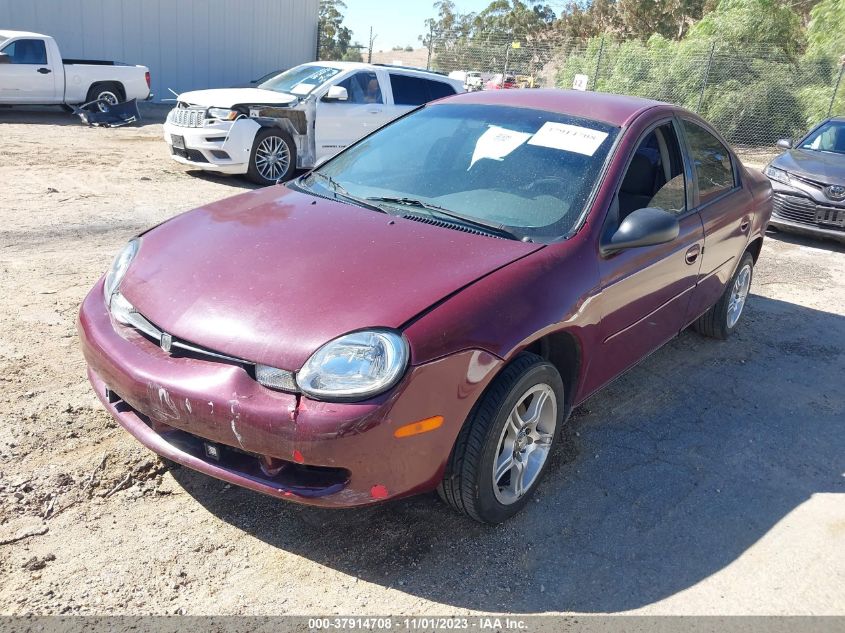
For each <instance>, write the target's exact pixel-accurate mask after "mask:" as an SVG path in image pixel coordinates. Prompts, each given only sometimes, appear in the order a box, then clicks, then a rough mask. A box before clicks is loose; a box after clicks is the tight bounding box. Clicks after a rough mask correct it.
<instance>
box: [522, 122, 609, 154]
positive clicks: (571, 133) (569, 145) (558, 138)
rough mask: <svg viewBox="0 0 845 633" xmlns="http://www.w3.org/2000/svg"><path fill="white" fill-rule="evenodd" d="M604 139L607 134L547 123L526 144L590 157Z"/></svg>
mask: <svg viewBox="0 0 845 633" xmlns="http://www.w3.org/2000/svg"><path fill="white" fill-rule="evenodd" d="M606 138H607V132H600V131H598V130H591V129H590V128H588V127H581V126H579V125H567V124H566V123H554V122H552V121H547V122H546V123H544V124H543V127H541V128H540V129H539V130H537V132H536V133H535V134H534V136H533V137H532V138H531V140H530V141H528V144H529V145H539V146H541V147H550V148H552V149H560V150H563V151H566V152H575V153H577V154H584V155H585V156H592V155H593V154H595V153H596V150H597V149H598V148H599V147H601V144H602V143H603V142H604V140H605V139H606Z"/></svg>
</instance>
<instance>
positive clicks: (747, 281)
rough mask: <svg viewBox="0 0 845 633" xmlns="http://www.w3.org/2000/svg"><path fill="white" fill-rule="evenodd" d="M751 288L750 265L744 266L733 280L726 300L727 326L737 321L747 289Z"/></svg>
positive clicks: (729, 326) (731, 325)
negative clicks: (728, 297) (728, 299)
mask: <svg viewBox="0 0 845 633" xmlns="http://www.w3.org/2000/svg"><path fill="white" fill-rule="evenodd" d="M750 289H751V266H748V265H746V266H744V267H743V268H742V270H740V271H739V274H738V275H737V276H736V279H735V280H734V285H733V288H731V298H730V301H729V302H728V328H732V327H733V326H734V325H736V322H737V321H739V317H740V315H741V314H742V309H743V308H744V307H745V300H746V299H747V298H748V291H749V290H750Z"/></svg>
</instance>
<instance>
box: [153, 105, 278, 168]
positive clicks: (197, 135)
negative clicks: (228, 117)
mask: <svg viewBox="0 0 845 633" xmlns="http://www.w3.org/2000/svg"><path fill="white" fill-rule="evenodd" d="M260 129H261V126H260V125H258V123H256V122H255V121H253V120H252V119H238V120H237V121H219V122H216V123H213V124H211V125H204V126H201V127H187V126H181V125H175V124H174V123H173V122H172V120H171V115H168V117H167V121H166V122H165V124H164V140H165V142H166V143H167V147H168V149H169V151H170V157H171V158H172V159H173V160H175V161H176V162H177V163H181V164H183V165H188V166H190V167H193V168H195V169H204V170H207V171H215V172H219V173H223V174H245V173H246V172H247V171H248V169H249V160H250V156H251V153H252V144H253V142H254V141H255V135H256V134H257V133H258V130H260ZM173 136H181V137H182V138H183V139H184V141H185V148H184V149H182V148H175V147H174V146H173Z"/></svg>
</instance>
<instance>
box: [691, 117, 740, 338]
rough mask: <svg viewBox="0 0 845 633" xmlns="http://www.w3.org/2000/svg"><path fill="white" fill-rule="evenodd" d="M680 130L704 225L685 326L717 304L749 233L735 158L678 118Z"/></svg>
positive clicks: (703, 129)
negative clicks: (695, 277) (694, 288)
mask: <svg viewBox="0 0 845 633" xmlns="http://www.w3.org/2000/svg"><path fill="white" fill-rule="evenodd" d="M680 127H681V130H682V133H683V137H684V139H685V143H684V145H685V149H686V152H687V157H688V160H689V162H690V163H691V165H692V172H693V173H692V177H693V180H694V185H695V186H694V188H693V190H694V205H695V208H696V210H697V211H698V214H699V215H700V216H701V221H702V224H703V226H704V252H703V253H702V262H701V273H700V276H699V280H698V287H697V289H696V291H695V294H694V296H693V299H692V301H691V302H690V306H689V313H688V314H687V318H686V322H685V323H684V325H687V324H689V323H691V322H692V321H694V320H695V319H696V318H698V317H699V316H700V315H701V314H703V313H704V312H706V311H707V310H708V308H710V306H712V305H713V304H715V303H716V301H718V300H719V297H720V296H721V295H722V293H723V292H724V290H725V287H726V285H727V283H728V281H730V278H731V277H732V276H733V273H734V270H735V269H736V267H737V265H738V264H739V259H740V257H741V256H742V253H743V252H744V251H745V248H746V246H747V244H748V235H749V231H750V229H751V219H752V217H751V214H752V212H751V208H752V196H751V193H750V192H749V191H748V190H747V189H745V188H743V186H742V182H741V179H740V173H739V169H738V167H739V166H738V165H737V163H736V159H735V158H734V156H733V155H732V154H731V152H730V151H729V150H728V148H727V146H726V145H725V143H724V142H723V141H722V140H720V139H719V138H718V137H717V135H716V134H715V133H714V132H713V131H712V130H710V129H708V128H707V126H706V125H704V124H703V123H702V122H700V121H697V120H693V119H690V118H686V117H682V118H681V120H680Z"/></svg>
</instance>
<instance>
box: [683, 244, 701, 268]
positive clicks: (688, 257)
mask: <svg viewBox="0 0 845 633" xmlns="http://www.w3.org/2000/svg"><path fill="white" fill-rule="evenodd" d="M700 254H701V246H699V245H698V244H693V245H692V246H690V247H689V248H688V249H687V252H686V253H685V254H684V261H685V262H686V263H687V264H690V265H691V264H694V263H695V261H696V260H697V259H698V256H699V255H700Z"/></svg>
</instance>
